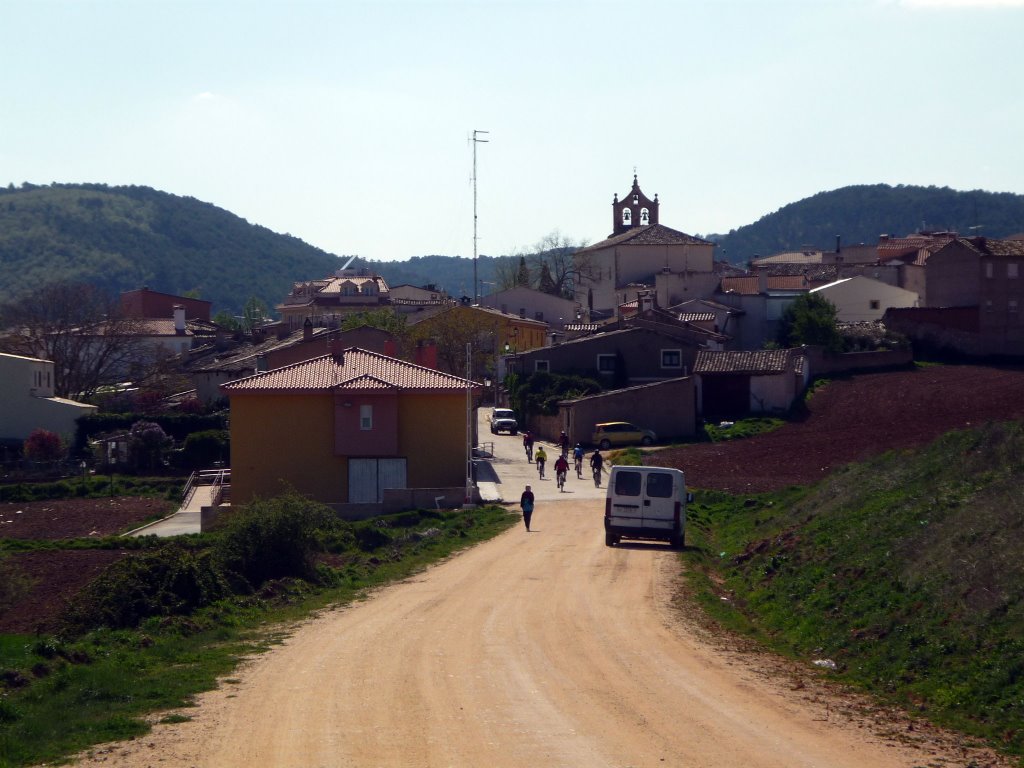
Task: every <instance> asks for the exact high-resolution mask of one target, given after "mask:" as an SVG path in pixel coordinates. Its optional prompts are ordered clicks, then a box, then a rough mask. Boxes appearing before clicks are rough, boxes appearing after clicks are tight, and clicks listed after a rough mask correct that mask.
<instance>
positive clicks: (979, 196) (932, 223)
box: [708, 184, 1024, 264]
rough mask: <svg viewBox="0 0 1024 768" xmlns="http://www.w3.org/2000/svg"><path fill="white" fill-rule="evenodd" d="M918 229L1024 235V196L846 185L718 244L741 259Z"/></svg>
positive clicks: (725, 254)
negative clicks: (1020, 233) (839, 238)
mask: <svg viewBox="0 0 1024 768" xmlns="http://www.w3.org/2000/svg"><path fill="white" fill-rule="evenodd" d="M920 230H933V231H934V230H952V231H955V232H959V233H960V234H962V235H965V236H966V235H973V234H980V235H986V236H987V237H1006V236H1007V235H1012V234H1015V233H1019V232H1024V195H1016V194H1012V193H1009V192H998V193H997V192H985V191H982V190H973V191H970V192H958V191H957V190H954V189H950V188H949V187H915V186H904V185H902V184H901V185H899V186H895V187H892V186H889V185H888V184H870V185H867V184H865V185H857V186H851V187H842V188H841V189H835V190H832V191H831V192H819V193H818V194H816V195H813V196H811V197H808V198H805V199H803V200H800V201H798V202H795V203H790V204H789V205H786V206H783V207H782V208H780V209H779V210H777V211H775V212H774V213H770V214H768V215H767V216H763V217H761V218H760V219H758V220H757V221H755V222H754V223H753V224H748V225H746V226H744V227H740V228H739V229H734V230H732V231H730V232H729V233H728V234H726V235H708V239H709V240H713V241H714V242H717V243H718V245H719V247H718V249H717V250H716V258H718V259H722V260H725V261H730V262H732V263H734V264H743V263H745V262H747V261H749V260H750V259H752V258H755V257H757V256H769V255H771V254H773V253H779V252H781V251H790V250H801V249H803V248H805V247H808V246H809V247H810V248H811V249H819V248H820V249H824V250H831V249H833V248H835V239H836V235H839V236H840V237H841V238H842V242H843V244H844V245H855V244H858V243H868V244H871V243H876V242H878V236H879V235H881V234H889V235H895V236H900V237H902V236H904V235H907V234H910V233H912V232H917V231H920Z"/></svg>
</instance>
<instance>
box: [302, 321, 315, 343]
mask: <svg viewBox="0 0 1024 768" xmlns="http://www.w3.org/2000/svg"><path fill="white" fill-rule="evenodd" d="M312 339H313V321H312V320H310V319H309V318H308V317H307V318H306V322H304V323H303V324H302V340H303V341H311V340H312Z"/></svg>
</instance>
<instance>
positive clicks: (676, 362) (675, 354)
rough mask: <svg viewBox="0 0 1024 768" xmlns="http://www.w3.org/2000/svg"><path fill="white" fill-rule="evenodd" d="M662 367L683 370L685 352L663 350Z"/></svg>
mask: <svg viewBox="0 0 1024 768" xmlns="http://www.w3.org/2000/svg"><path fill="white" fill-rule="evenodd" d="M661 367H662V368H682V367H683V351H682V350H681V349H663V350H661Z"/></svg>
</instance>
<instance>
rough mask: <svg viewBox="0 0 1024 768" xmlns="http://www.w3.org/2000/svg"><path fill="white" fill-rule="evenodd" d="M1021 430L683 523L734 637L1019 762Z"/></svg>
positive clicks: (712, 507)
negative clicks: (820, 668) (819, 666)
mask: <svg viewBox="0 0 1024 768" xmlns="http://www.w3.org/2000/svg"><path fill="white" fill-rule="evenodd" d="M1022 481H1024V426H1022V425H1021V424H1019V423H1012V424H1003V425H990V426H988V427H985V428H983V429H980V430H977V431H972V432H964V433H954V434H950V435H947V436H945V437H944V438H942V439H940V440H938V441H936V442H935V443H934V444H932V445H931V446H929V447H928V448H927V449H922V450H920V451H916V452H905V453H899V454H887V455H885V456H882V457H879V458H877V459H875V460H873V461H871V462H869V463H866V464H863V465H857V466H853V467H849V468H847V469H845V470H841V471H839V472H837V473H835V474H833V475H832V476H831V477H830V478H829V479H828V480H826V481H824V482H823V483H821V484H820V485H818V486H816V487H814V488H811V489H798V488H794V489H790V490H787V491H785V492H781V493H777V494H769V495H763V496H757V497H745V498H735V497H730V496H727V495H724V494H703V493H702V494H699V495H698V498H697V503H695V504H694V505H693V506H692V507H691V509H690V510H689V531H688V533H689V537H688V538H689V542H690V544H691V545H692V547H691V549H690V550H689V552H688V554H687V557H688V558H689V559H690V561H691V565H692V566H693V567H691V568H690V569H689V570H690V577H689V578H690V579H691V580H692V583H693V586H694V587H695V589H696V591H697V592H698V594H699V595H700V600H701V602H702V604H703V605H704V607H705V608H706V609H707V611H708V612H709V613H710V614H711V615H712V616H713V617H714V618H715V619H716V620H718V621H719V622H721V623H722V624H723V625H725V626H726V627H728V628H730V629H733V630H735V631H739V632H743V633H746V634H748V635H750V636H752V637H754V638H756V639H757V640H758V641H760V642H762V643H764V644H766V645H768V646H770V647H772V648H773V649H775V650H776V651H779V652H782V653H784V654H786V655H789V656H792V657H794V658H796V659H799V660H802V661H804V662H806V663H808V664H811V663H812V662H813V661H815V660H820V661H828V662H830V664H831V665H834V672H832V673H830V674H832V675H834V676H835V677H836V678H838V679H840V680H842V681H844V682H847V683H850V684H853V685H855V686H858V687H860V688H862V689H864V690H867V691H870V692H872V693H874V694H876V695H878V696H881V697H883V698H884V699H886V700H888V701H894V702H898V703H899V704H901V705H902V706H904V707H905V708H906V709H908V710H909V711H911V712H914V713H917V714H919V715H921V716H924V717H927V718H928V719H930V720H932V721H934V722H936V723H939V724H942V725H945V726H948V727H952V728H955V729H957V730H959V731H961V732H964V733H967V734H971V735H975V736H978V737H981V738H983V739H985V740H986V741H988V742H989V743H991V744H992V745H993V746H995V747H997V748H999V749H1001V750H1003V751H1004V752H1006V753H1008V754H1013V755H1024V725H1022V724H1024V564H1022V563H1021V558H1020V552H1021V551H1022V550H1024V518H1022V516H1021V513H1020V510H1021V509H1022V508H1024V497H1022V495H1021V491H1020V488H1021V483H1022Z"/></svg>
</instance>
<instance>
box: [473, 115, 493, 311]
mask: <svg viewBox="0 0 1024 768" xmlns="http://www.w3.org/2000/svg"><path fill="white" fill-rule="evenodd" d="M480 133H490V131H478V130H476V129H474V130H473V303H474V304H479V303H480V284H479V283H478V282H477V276H476V240H477V237H476V145H477V144H486V143H487V142H488V141H489V140H488V139H479V138H477V134H480Z"/></svg>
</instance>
